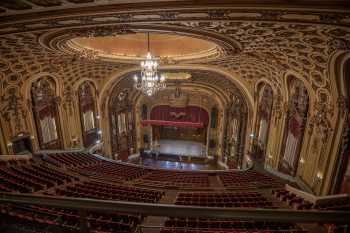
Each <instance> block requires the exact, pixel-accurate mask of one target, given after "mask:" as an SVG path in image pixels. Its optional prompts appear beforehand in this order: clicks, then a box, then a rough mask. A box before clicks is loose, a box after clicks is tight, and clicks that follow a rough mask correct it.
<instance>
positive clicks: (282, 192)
mask: <svg viewBox="0 0 350 233" xmlns="http://www.w3.org/2000/svg"><path fill="white" fill-rule="evenodd" d="M272 195H273V196H274V197H276V198H277V199H279V200H280V201H284V202H286V203H287V204H288V205H290V206H291V207H292V208H294V209H298V210H308V209H319V210H345V211H347V210H350V198H349V197H343V198H329V199H328V200H327V201H323V202H322V201H318V202H316V203H311V202H308V201H307V200H304V199H303V198H302V197H299V196H297V195H296V194H294V193H292V192H289V191H288V190H286V189H277V190H272Z"/></svg>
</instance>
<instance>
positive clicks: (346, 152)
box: [336, 59, 350, 194]
mask: <svg viewBox="0 0 350 233" xmlns="http://www.w3.org/2000/svg"><path fill="white" fill-rule="evenodd" d="M342 72H344V73H343V75H344V76H343V77H344V80H343V83H344V84H345V91H346V94H347V96H346V97H345V98H346V99H347V101H348V103H349V99H350V59H347V61H346V62H345V64H344V71H342ZM347 108H349V105H347ZM345 112H346V113H347V114H349V109H347V110H345ZM346 117H347V118H348V120H347V122H346V123H345V126H344V133H343V139H342V147H341V150H340V153H339V155H340V166H339V170H340V171H339V176H338V177H339V180H336V192H337V193H347V194H350V125H349V124H350V123H349V115H348V116H346Z"/></svg>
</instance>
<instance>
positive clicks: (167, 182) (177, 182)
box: [134, 170, 209, 188]
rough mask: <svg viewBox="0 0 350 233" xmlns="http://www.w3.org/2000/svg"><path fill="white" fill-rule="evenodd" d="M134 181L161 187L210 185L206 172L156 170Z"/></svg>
mask: <svg viewBox="0 0 350 233" xmlns="http://www.w3.org/2000/svg"><path fill="white" fill-rule="evenodd" d="M134 183H135V184H139V185H146V186H151V187H159V188H167V187H176V188H201V187H208V186H209V179H208V174H206V173H198V172H189V171H183V172H177V171H169V170H154V171H152V172H149V173H147V174H146V175H144V176H142V177H141V178H140V179H138V180H137V181H135V182H134Z"/></svg>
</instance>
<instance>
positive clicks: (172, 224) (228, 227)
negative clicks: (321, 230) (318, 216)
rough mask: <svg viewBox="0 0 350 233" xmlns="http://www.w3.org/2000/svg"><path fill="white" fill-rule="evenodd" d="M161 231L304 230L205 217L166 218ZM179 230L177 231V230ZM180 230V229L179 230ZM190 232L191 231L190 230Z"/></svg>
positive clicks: (290, 226) (275, 224) (281, 225)
mask: <svg viewBox="0 0 350 233" xmlns="http://www.w3.org/2000/svg"><path fill="white" fill-rule="evenodd" d="M164 227H165V228H163V229H162V230H161V232H169V231H168V229H174V230H175V231H174V232H183V230H185V231H184V232H186V231H188V230H193V231H195V230H199V232H201V231H203V230H204V231H208V232H217V231H218V232H220V231H230V232H232V231H233V232H234V231H244V232H304V231H303V230H301V229H300V228H299V227H297V226H296V225H295V224H290V223H280V222H265V221H241V220H235V219H205V218H172V217H171V218H168V219H167V220H166V221H165V224H164ZM177 230H179V231H177ZM181 230H182V231H181ZM190 232H191V231H190Z"/></svg>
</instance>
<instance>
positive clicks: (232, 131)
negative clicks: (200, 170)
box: [222, 94, 248, 168]
mask: <svg viewBox="0 0 350 233" xmlns="http://www.w3.org/2000/svg"><path fill="white" fill-rule="evenodd" d="M225 118H226V121H225V122H226V124H225V126H226V127H225V134H224V151H223V157H222V158H223V162H224V163H226V164H227V165H228V166H229V168H242V166H243V159H244V151H245V146H246V143H245V142H246V136H247V135H246V132H247V126H248V107H247V103H246V101H245V100H244V99H242V98H241V97H240V96H237V95H235V94H231V97H230V104H229V105H228V107H227V109H226V117H225Z"/></svg>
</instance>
